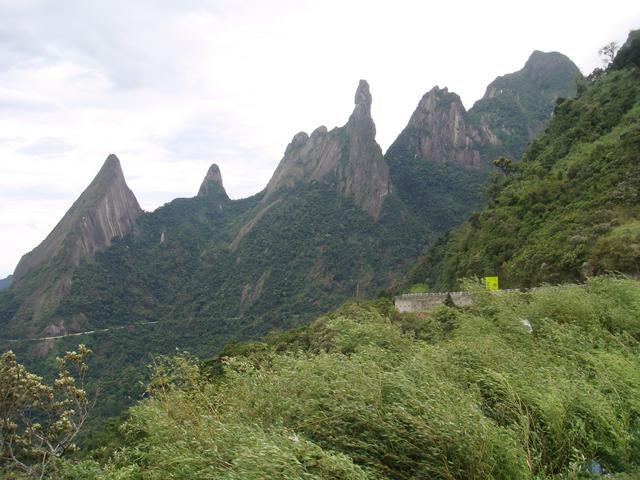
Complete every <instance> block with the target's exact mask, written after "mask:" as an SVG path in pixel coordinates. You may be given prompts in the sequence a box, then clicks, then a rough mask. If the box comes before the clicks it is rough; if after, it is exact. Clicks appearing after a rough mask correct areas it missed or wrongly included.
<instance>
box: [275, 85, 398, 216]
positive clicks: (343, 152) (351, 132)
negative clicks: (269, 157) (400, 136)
mask: <svg viewBox="0 0 640 480" xmlns="http://www.w3.org/2000/svg"><path fill="white" fill-rule="evenodd" d="M375 135H376V127H375V124H374V123H373V119H372V118H371V93H370V91H369V84H368V83H367V82H366V81H365V80H360V83H359V84H358V89H357V90H356V95H355V108H354V110H353V113H352V114H351V116H350V117H349V121H348V122H347V123H346V125H345V126H344V127H341V128H334V129H333V130H331V131H327V129H326V127H324V126H323V127H318V128H317V129H315V130H314V131H313V133H312V134H311V135H310V136H309V135H307V134H306V133H305V132H300V133H298V134H296V135H295V136H294V137H293V139H292V140H291V143H289V145H288V146H287V149H286V151H285V154H284V158H283V159H282V160H281V161H280V164H279V165H278V168H277V169H276V171H275V173H274V175H273V177H272V178H271V181H270V182H269V185H267V190H266V194H265V196H264V198H263V202H266V201H268V199H269V198H271V196H272V195H273V194H274V193H275V192H277V191H279V190H280V189H282V188H283V187H294V186H295V185H297V184H299V183H302V182H311V181H320V180H327V179H330V180H327V181H331V182H332V183H333V184H334V185H335V188H336V190H337V192H338V193H339V194H341V195H343V196H346V197H351V198H353V199H354V201H355V202H356V204H358V205H360V207H362V208H363V209H364V210H366V211H367V212H368V213H369V214H370V215H372V216H374V217H377V216H378V215H379V214H380V211H381V209H382V204H383V202H384V199H385V198H386V196H387V195H388V194H389V193H390V191H391V185H390V181H389V169H388V167H387V164H386V163H385V161H384V158H383V156H382V150H381V149H380V146H379V145H378V144H377V142H376V140H375Z"/></svg>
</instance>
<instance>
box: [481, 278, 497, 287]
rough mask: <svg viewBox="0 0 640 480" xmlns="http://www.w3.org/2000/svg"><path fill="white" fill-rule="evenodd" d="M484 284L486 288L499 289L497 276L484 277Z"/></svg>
mask: <svg viewBox="0 0 640 480" xmlns="http://www.w3.org/2000/svg"><path fill="white" fill-rule="evenodd" d="M484 285H485V287H487V290H499V288H498V277H484Z"/></svg>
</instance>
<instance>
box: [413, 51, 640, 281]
mask: <svg viewBox="0 0 640 480" xmlns="http://www.w3.org/2000/svg"><path fill="white" fill-rule="evenodd" d="M622 51H626V50H624V49H623V50H621V52H622ZM628 55H629V57H630V58H633V57H632V55H631V54H628ZM614 63H615V62H614ZM639 152H640V70H639V69H638V67H637V66H634V65H633V64H628V65H626V66H624V67H619V68H615V69H614V68H610V69H609V71H608V72H606V73H603V74H601V75H598V76H596V78H595V79H594V80H593V83H592V84H591V85H589V86H588V88H586V90H585V91H583V92H582V93H581V95H580V96H579V97H578V98H576V99H566V100H564V99H559V101H558V104H557V106H556V109H555V113H554V116H553V118H552V120H551V122H550V124H549V127H548V128H547V130H546V132H545V133H544V134H543V135H542V136H541V137H539V138H538V139H537V140H535V141H534V142H533V143H532V145H531V146H530V147H529V149H528V150H527V152H526V153H525V155H524V158H523V160H522V162H510V161H508V160H506V161H503V162H502V163H501V167H502V174H496V175H495V176H494V177H493V178H492V180H491V181H490V182H489V184H488V185H487V187H486V191H487V195H488V205H487V207H486V208H485V209H484V210H482V211H481V212H479V213H476V214H473V215H472V216H471V218H470V220H469V221H467V222H466V223H465V224H464V225H463V226H462V227H460V228H459V229H457V230H454V231H453V232H451V233H450V234H448V235H447V236H445V237H444V238H443V239H441V240H440V241H439V242H438V243H437V244H436V245H435V246H433V247H432V248H430V249H429V250H428V251H427V252H426V253H425V255H424V258H423V260H422V261H421V264H420V265H419V266H418V267H417V268H416V269H415V271H414V272H413V274H412V279H411V280H412V281H413V282H416V283H427V284H429V285H430V286H432V287H435V288H437V289H447V288H452V287H455V285H456V283H457V280H458V278H461V277H464V276H475V275H477V276H483V275H492V274H497V275H499V276H500V277H501V281H502V284H503V285H504V286H515V287H521V286H531V285H536V284H539V283H541V282H554V283H555V282H563V281H575V280H579V279H584V278H585V277H588V276H590V275H594V274H599V273H603V272H606V271H619V272H625V273H628V274H631V275H637V274H639V273H640V248H639V247H638V245H639V243H640V222H639V220H640V196H639V194H638V192H640V165H639V164H638V154H639Z"/></svg>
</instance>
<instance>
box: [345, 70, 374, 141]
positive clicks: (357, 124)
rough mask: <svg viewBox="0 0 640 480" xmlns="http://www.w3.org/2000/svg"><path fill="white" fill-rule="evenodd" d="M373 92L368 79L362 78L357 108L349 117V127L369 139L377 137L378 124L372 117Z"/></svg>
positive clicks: (356, 97) (358, 91)
mask: <svg viewBox="0 0 640 480" xmlns="http://www.w3.org/2000/svg"><path fill="white" fill-rule="evenodd" d="M371 101H372V98H371V92H370V91H369V84H368V83H367V81H366V80H360V83H358V89H357V90H356V95H355V99H354V102H355V108H354V109H353V113H352V114H351V116H350V117H349V122H348V123H347V125H346V127H347V129H349V130H351V131H353V132H354V133H355V134H357V135H360V136H363V137H366V138H367V139H368V140H373V139H375V136H376V125H375V123H373V119H372V118H371Z"/></svg>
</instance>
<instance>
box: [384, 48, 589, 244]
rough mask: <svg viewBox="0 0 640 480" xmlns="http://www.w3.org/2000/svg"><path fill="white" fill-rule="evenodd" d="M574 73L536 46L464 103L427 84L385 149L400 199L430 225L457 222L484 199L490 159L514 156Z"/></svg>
mask: <svg viewBox="0 0 640 480" xmlns="http://www.w3.org/2000/svg"><path fill="white" fill-rule="evenodd" d="M579 76H580V72H579V70H578V68H577V67H576V66H575V65H574V64H573V62H571V60H569V59H568V58H567V57H565V56H564V55H562V54H560V53H555V52H552V53H543V52H539V51H535V52H533V54H531V56H530V57H529V59H528V60H527V62H526V64H525V66H524V67H523V68H522V69H521V70H519V71H518V72H515V73H510V74H507V75H504V76H501V77H498V78H496V80H494V81H493V82H492V83H491V84H490V85H489V86H488V87H487V89H486V93H485V95H484V97H483V98H482V99H481V100H479V101H478V102H476V104H475V105H474V106H473V107H472V108H471V109H470V110H469V111H466V110H465V108H464V106H463V104H462V102H461V101H460V97H458V95H456V94H455V93H453V92H449V91H448V90H447V89H446V88H444V89H440V88H438V87H434V88H433V89H432V90H430V91H429V92H427V93H426V94H425V95H424V96H423V97H422V99H421V100H420V103H419V104H418V107H417V108H416V110H415V112H414V113H413V115H412V116H411V119H410V120H409V123H408V124H407V126H406V127H405V129H404V130H403V131H402V133H400V135H399V136H398V138H397V139H396V141H395V142H393V144H392V145H391V146H390V147H389V150H387V153H386V154H385V159H386V161H387V163H388V165H389V168H390V171H391V180H392V182H393V184H394V185H395V186H396V190H397V192H398V194H399V195H400V197H401V198H402V200H403V201H404V203H405V204H406V205H407V206H408V207H409V209H410V210H411V211H412V212H413V213H415V214H416V215H417V216H418V218H420V219H421V221H423V222H425V223H426V224H427V225H429V226H430V227H431V228H432V230H435V231H440V232H444V231H446V230H448V229H450V228H452V227H454V226H456V225H457V224H459V223H461V222H463V221H464V220H465V219H466V218H467V217H468V215H469V213H470V212H472V211H473V210H476V209H478V208H480V207H482V205H483V201H484V199H483V196H482V190H481V189H482V185H483V184H484V182H485V181H486V178H487V175H488V173H489V171H490V167H491V161H492V160H494V159H495V158H497V157H498V156H500V155H506V156H509V157H512V158H520V156H521V155H522V153H523V152H524V150H525V148H526V147H527V144H528V142H529V141H530V140H531V139H533V138H535V136H536V135H538V134H539V133H540V132H541V131H542V130H543V129H544V126H545V125H546V123H547V121H548V119H549V118H550V117H551V114H552V112H553V108H554V106H555V103H556V100H557V99H558V98H559V97H570V96H574V95H575V93H576V78H579Z"/></svg>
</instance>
